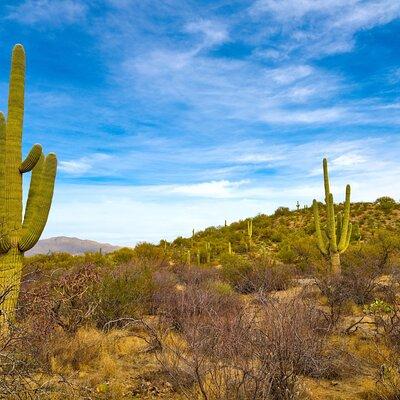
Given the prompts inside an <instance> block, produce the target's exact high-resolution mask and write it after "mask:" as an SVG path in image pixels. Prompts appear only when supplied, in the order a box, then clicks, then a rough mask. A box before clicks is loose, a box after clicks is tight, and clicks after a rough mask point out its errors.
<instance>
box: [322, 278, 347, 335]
mask: <svg viewBox="0 0 400 400" xmlns="http://www.w3.org/2000/svg"><path fill="white" fill-rule="evenodd" d="M315 283H316V285H317V286H318V288H319V289H320V291H321V294H322V295H323V296H325V298H326V302H327V306H328V311H327V312H326V313H325V315H326V319H327V321H328V322H329V325H330V329H333V328H334V327H335V326H336V325H337V323H338V322H339V320H340V319H341V317H342V316H343V313H344V311H345V310H346V306H347V303H348V301H349V293H348V290H347V285H346V283H345V282H344V280H343V277H342V276H331V275H324V274H322V275H319V276H318V277H317V278H316V279H315Z"/></svg>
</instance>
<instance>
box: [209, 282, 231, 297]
mask: <svg viewBox="0 0 400 400" xmlns="http://www.w3.org/2000/svg"><path fill="white" fill-rule="evenodd" d="M208 286H209V288H210V290H211V291H212V292H215V293H217V294H218V295H220V296H230V295H232V294H233V293H234V290H233V288H232V286H231V285H230V284H229V283H228V282H221V281H211V282H210V283H209V284H208Z"/></svg>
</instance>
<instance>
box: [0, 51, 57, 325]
mask: <svg viewBox="0 0 400 400" xmlns="http://www.w3.org/2000/svg"><path fill="white" fill-rule="evenodd" d="M24 86H25V51H24V48H23V47H22V46H21V45H19V44H18V45H16V46H15V47H14V49H13V52H12V62H11V75H10V85H9V96H8V115H7V119H5V117H4V115H3V114H2V113H0V221H1V224H0V295H4V296H5V297H4V299H3V302H2V303H1V304H0V312H1V317H0V319H3V320H4V318H13V315H14V310H15V306H16V302H17V298H18V294H19V286H20V281H21V270H22V257H23V254H24V252H25V251H27V250H29V249H31V248H32V247H33V246H34V245H35V244H36V243H37V241H38V240H39V238H40V235H41V234H42V232H43V229H44V227H45V225H46V222H47V217H48V214H49V210H50V205H51V201H52V197H53V189H54V180H55V175H56V170H57V159H56V156H55V154H52V153H50V154H49V155H48V156H46V157H45V156H44V155H43V152H42V147H41V146H40V145H39V144H35V145H34V146H33V147H32V149H31V151H30V152H29V154H28V155H27V157H26V158H25V160H24V161H22V149H21V141H22V127H23V117H24V92H25V89H24ZM29 171H32V176H31V182H30V188H29V193H28V200H27V203H26V208H25V215H24V219H23V220H22V174H24V173H26V172H29Z"/></svg>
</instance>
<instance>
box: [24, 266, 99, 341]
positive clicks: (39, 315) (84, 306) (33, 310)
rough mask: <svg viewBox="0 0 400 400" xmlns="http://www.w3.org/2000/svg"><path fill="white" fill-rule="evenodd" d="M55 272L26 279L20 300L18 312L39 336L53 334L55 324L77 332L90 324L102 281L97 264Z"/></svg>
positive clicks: (63, 328) (70, 331)
mask: <svg viewBox="0 0 400 400" xmlns="http://www.w3.org/2000/svg"><path fill="white" fill-rule="evenodd" d="M56 272H57V273H54V274H50V275H49V274H44V273H42V274H41V279H40V280H39V279H38V278H37V279H36V280H33V281H28V282H26V281H25V282H24V283H23V286H22V290H21V295H20V298H19V304H18V310H17V311H18V316H19V318H21V319H23V320H24V321H25V322H26V323H29V324H31V327H32V332H35V331H37V332H38V335H39V337H41V336H43V335H50V334H51V332H52V331H54V330H55V329H56V327H58V328H61V329H62V330H64V331H65V332H68V333H74V332H76V330H77V329H78V328H79V327H81V326H84V325H86V324H90V322H91V318H92V316H93V313H94V312H95V310H96V307H97V305H98V304H97V301H96V300H95V299H94V297H93V293H94V292H95V286H96V284H97V283H98V282H99V281H100V271H99V269H98V268H97V267H96V266H94V265H81V266H80V267H74V268H72V269H70V270H67V271H56Z"/></svg>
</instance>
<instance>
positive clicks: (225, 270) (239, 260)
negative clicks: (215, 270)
mask: <svg viewBox="0 0 400 400" xmlns="http://www.w3.org/2000/svg"><path fill="white" fill-rule="evenodd" d="M220 262H221V265H222V268H221V275H222V277H223V278H224V279H225V280H226V281H227V282H228V283H229V284H230V285H232V286H233V287H234V288H235V289H236V290H238V291H239V292H243V293H247V292H251V291H253V288H252V285H251V282H250V280H249V277H250V274H251V271H252V266H251V263H250V261H249V259H248V258H246V257H245V256H242V255H238V254H225V255H223V256H222V257H221V259H220Z"/></svg>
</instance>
